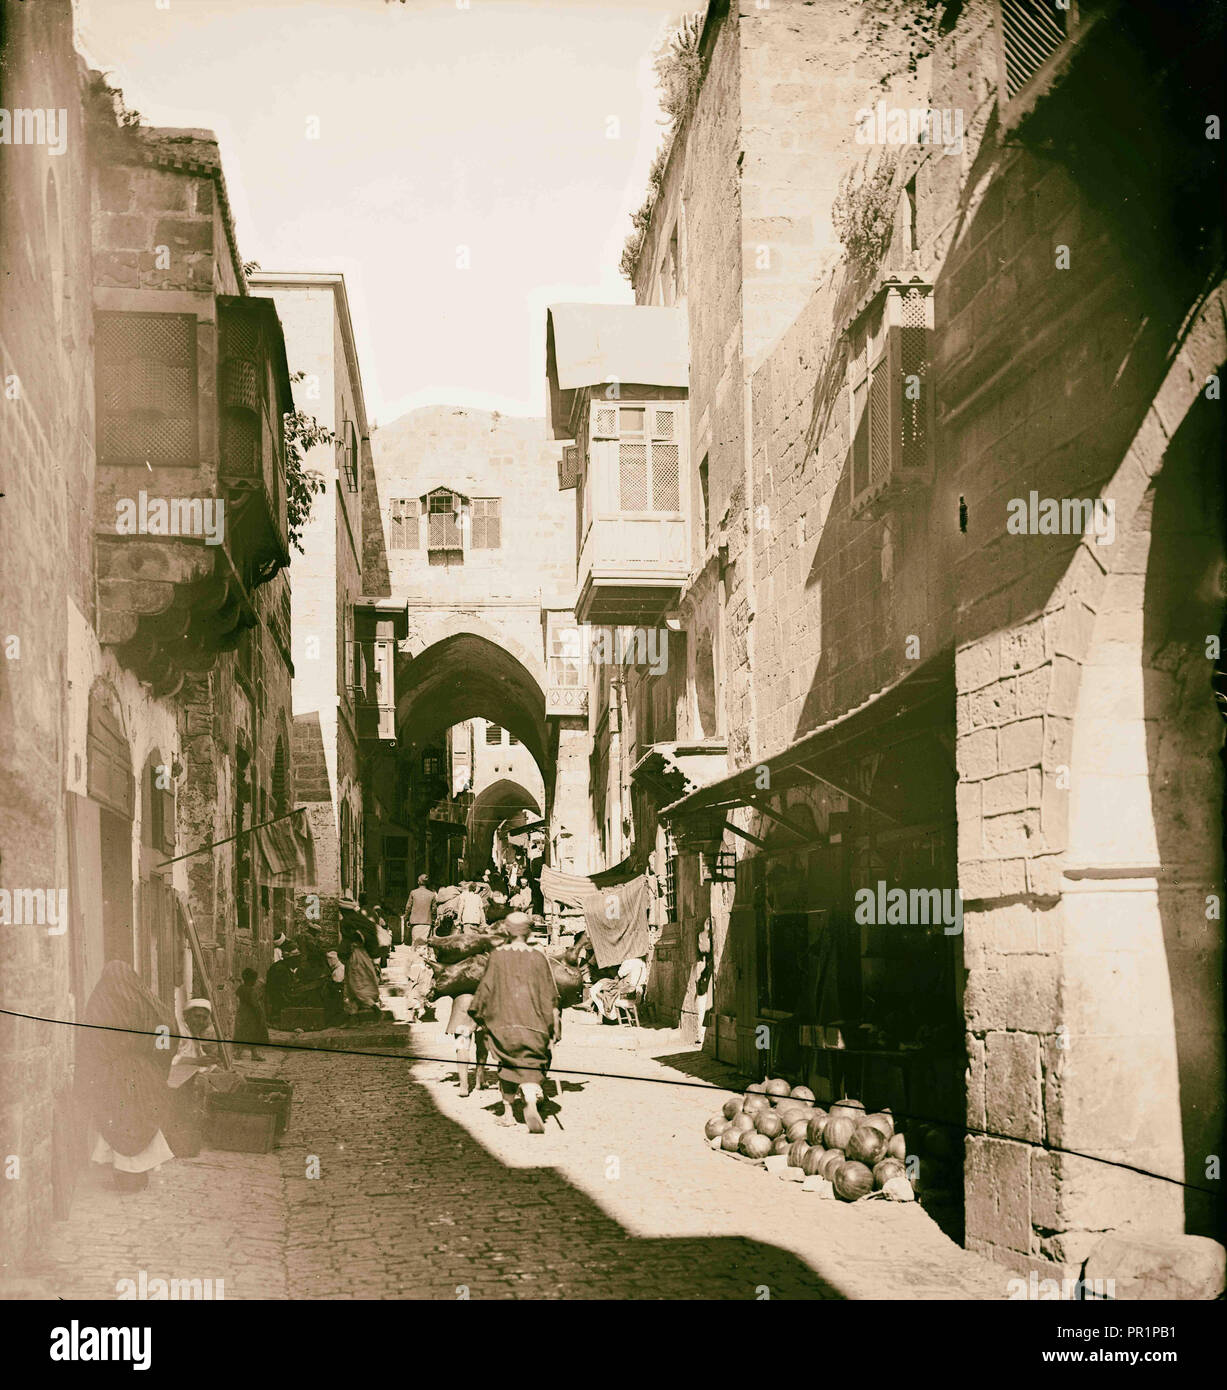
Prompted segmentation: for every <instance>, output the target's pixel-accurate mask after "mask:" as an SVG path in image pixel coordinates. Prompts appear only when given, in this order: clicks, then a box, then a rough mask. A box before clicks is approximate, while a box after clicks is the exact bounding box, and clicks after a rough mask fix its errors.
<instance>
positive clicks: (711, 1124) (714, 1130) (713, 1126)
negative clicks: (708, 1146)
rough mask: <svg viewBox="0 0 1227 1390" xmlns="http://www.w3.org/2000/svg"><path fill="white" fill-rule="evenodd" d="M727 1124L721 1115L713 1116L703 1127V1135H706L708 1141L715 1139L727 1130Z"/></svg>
mask: <svg viewBox="0 0 1227 1390" xmlns="http://www.w3.org/2000/svg"><path fill="white" fill-rule="evenodd" d="M729 1123H730V1122H729V1121H728V1120H727V1119H725V1117H724V1116H723V1115H713V1116H712V1117H711V1119H710V1120H708V1122H707V1123H706V1124H705V1125H704V1126H703V1133H704V1134H706V1135H707V1137H708V1138H709V1139H715V1138H717V1137H718V1136H719V1135H721V1134H723V1133H724V1131H725V1130H726V1129H728V1127H729Z"/></svg>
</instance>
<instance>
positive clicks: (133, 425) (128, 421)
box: [95, 313, 200, 463]
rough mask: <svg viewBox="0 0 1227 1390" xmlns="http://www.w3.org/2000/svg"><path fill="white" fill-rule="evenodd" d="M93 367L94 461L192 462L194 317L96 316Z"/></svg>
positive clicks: (194, 432)
mask: <svg viewBox="0 0 1227 1390" xmlns="http://www.w3.org/2000/svg"><path fill="white" fill-rule="evenodd" d="M95 360H96V363H97V389H98V451H99V461H100V462H102V463H146V462H148V463H159V462H160V463H192V462H195V461H196V460H197V459H198V458H199V453H200V450H199V443H198V428H197V402H196V318H195V316H194V315H192V314H110V313H106V314H99V315H98V316H97V319H96V344H95Z"/></svg>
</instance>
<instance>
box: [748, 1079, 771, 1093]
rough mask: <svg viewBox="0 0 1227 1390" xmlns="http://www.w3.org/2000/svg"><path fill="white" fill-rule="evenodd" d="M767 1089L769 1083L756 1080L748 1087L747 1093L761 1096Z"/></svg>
mask: <svg viewBox="0 0 1227 1390" xmlns="http://www.w3.org/2000/svg"><path fill="white" fill-rule="evenodd" d="M766 1089H767V1083H766V1082H765V1081H755V1082H753V1083H752V1084H751V1085H749V1086H747V1087H746V1094H747V1095H754V1096H761V1095H762V1094H763V1092H764V1091H766Z"/></svg>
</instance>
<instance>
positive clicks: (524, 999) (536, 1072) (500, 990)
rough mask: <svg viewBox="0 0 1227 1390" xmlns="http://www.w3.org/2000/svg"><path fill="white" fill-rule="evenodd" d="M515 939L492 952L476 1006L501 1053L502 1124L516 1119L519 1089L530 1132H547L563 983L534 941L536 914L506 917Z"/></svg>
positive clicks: (474, 1011)
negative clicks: (543, 1107) (545, 1097)
mask: <svg viewBox="0 0 1227 1390" xmlns="http://www.w3.org/2000/svg"><path fill="white" fill-rule="evenodd" d="M503 929H504V930H505V931H506V932H508V933H509V934H510V936H511V937H512V940H511V941H510V942H508V943H507V945H506V946H498V947H496V948H495V949H494V950H493V951H492V952H491V953H490V963H489V964H488V965H487V966H486V973H485V975H484V976H482V981H481V984H480V985H478V987H477V993H476V995H474V997H473V1003H472V1004H471V1005H470V1012H471V1014H472V1016H473V1018H474V1019H475V1020H476V1021H477V1022H478V1023H479V1024H480V1026H481V1027H482V1029H483V1030H484V1032H485V1034H486V1038H487V1042H488V1045H489V1048H490V1050H491V1051H492V1052H493V1053H494V1055H495V1056H496V1057H497V1058H498V1079H499V1088H500V1089H501V1091H502V1093H503V1115H502V1118H501V1119H500V1120H499V1124H501V1125H513V1124H515V1116H514V1115H513V1114H512V1105H513V1104H514V1102H515V1095H516V1088H517V1087H518V1088H519V1090H520V1091H521V1093H522V1094H523V1096H524V1118H525V1120H526V1121H527V1123H528V1128H529V1132H530V1133H532V1134H543V1133H544V1132H545V1122H544V1121H543V1120H542V1118H541V1112H540V1110H539V1108H538V1107H539V1106H540V1104H541V1098H542V1085H543V1083H544V1081H545V1076H546V1073H547V1072H548V1071H549V1066H550V1055H551V1046H552V1044H553V1043H554V1042H556V1041H557V1039H558V1038H559V1037H560V1036H561V1034H562V1014H561V1012H560V1009H559V1000H558V986H557V985H556V984H555V983H554V972H553V971H552V970H551V969H550V963H549V961H548V960H547V959H546V955H545V952H544V951H542V950H541V948H540V947H539V946H530V945H529V944H528V934H529V932H530V931H531V930H532V918H531V917H529V916H528V914H527V913H526V912H513V913H512V914H511V915H510V916H509V917H507V918H506V919H505V920H504V922H503Z"/></svg>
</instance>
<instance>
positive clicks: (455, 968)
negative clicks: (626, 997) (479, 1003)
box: [430, 940, 583, 1009]
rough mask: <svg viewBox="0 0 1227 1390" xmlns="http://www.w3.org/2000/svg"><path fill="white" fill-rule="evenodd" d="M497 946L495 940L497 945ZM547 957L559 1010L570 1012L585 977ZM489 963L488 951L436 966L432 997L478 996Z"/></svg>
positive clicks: (578, 996)
mask: <svg viewBox="0 0 1227 1390" xmlns="http://www.w3.org/2000/svg"><path fill="white" fill-rule="evenodd" d="M498 944H499V942H498V941H497V940H495V941H494V945H495V946H497V945H498ZM546 958H547V959H548V960H549V963H550V970H551V971H552V972H553V975H554V983H555V985H557V987H558V1007H559V1008H560V1009H569V1008H570V1007H571V1006H572V1005H573V1004H578V1003H579V1001H580V997H581V995H582V992H583V977H582V975H581V974H580V972H579V971H578V970H577V969H576V968H575V967H574V966H571V965H568V964H567V963H566V961H565V960H562V959H560V958H558V957H554V956H551V955H549V953H548V952H547V953H546ZM488 960H489V951H488V950H483V951H479V952H478V953H477V954H476V955H472V956H466V957H465V959H464V960H459V961H456V962H455V963H454V964H452V965H444V966H440V967H436V969H435V983H434V988H433V989H432V990H431V995H430V997H431V998H432V999H445V998H455V996H456V995H458V994H475V993H476V992H477V986H478V985H479V984H481V979H482V976H483V975H484V974H485V973H486V963H487V961H488Z"/></svg>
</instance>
